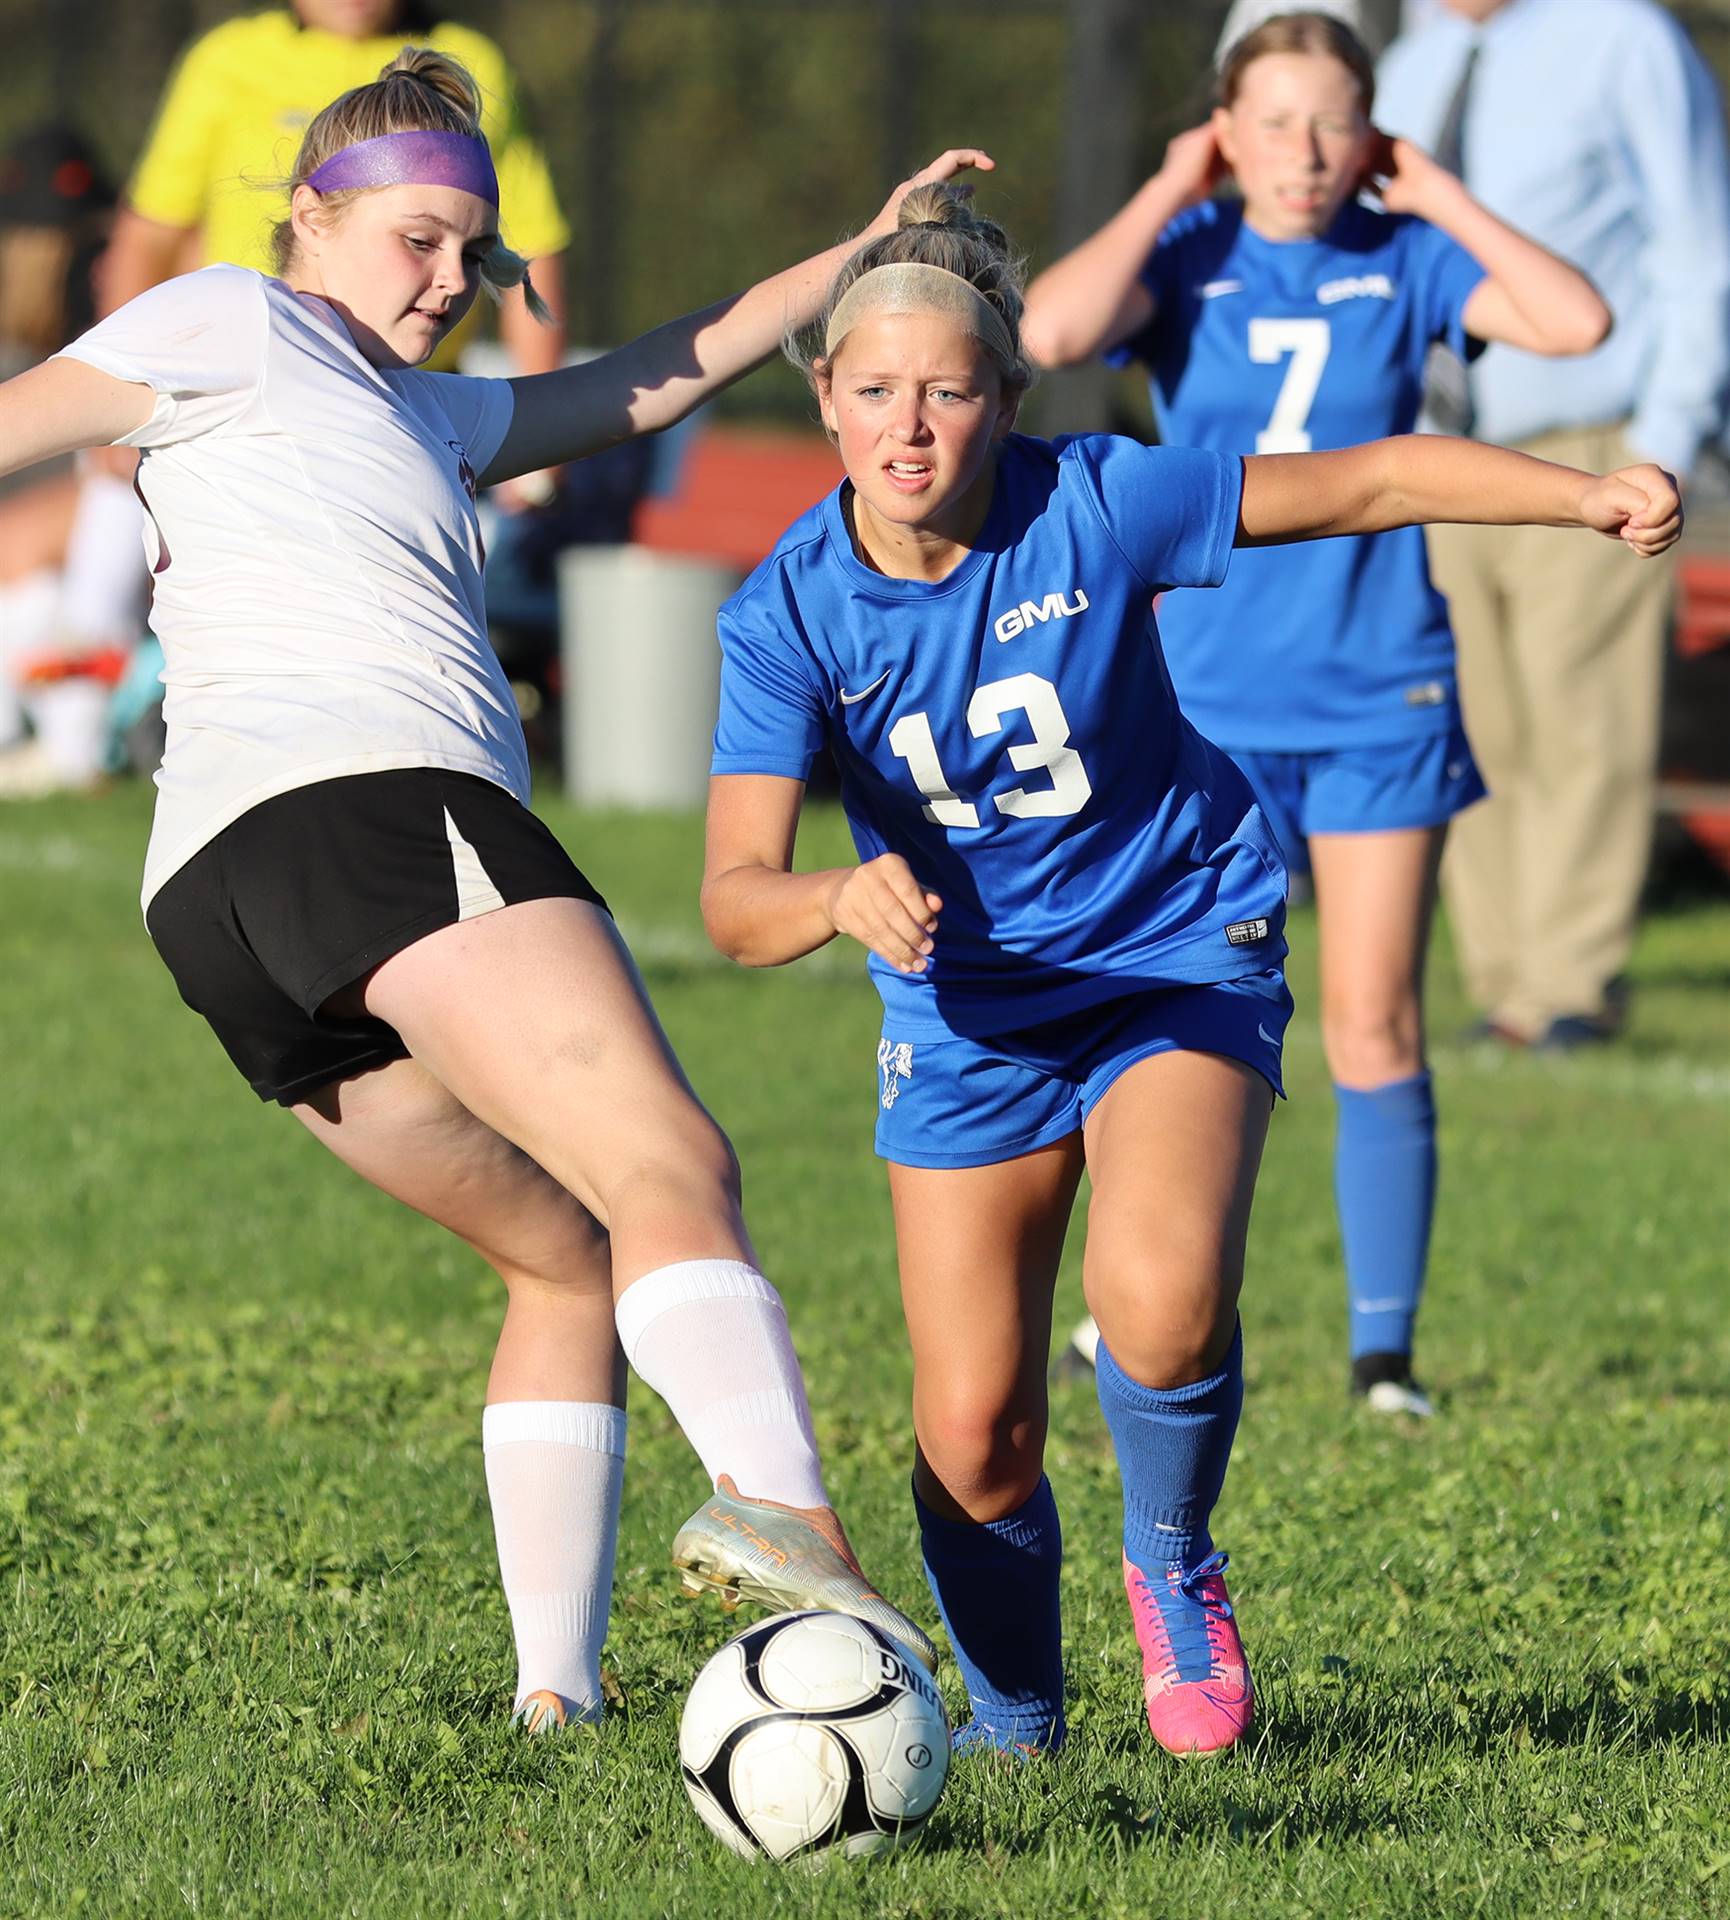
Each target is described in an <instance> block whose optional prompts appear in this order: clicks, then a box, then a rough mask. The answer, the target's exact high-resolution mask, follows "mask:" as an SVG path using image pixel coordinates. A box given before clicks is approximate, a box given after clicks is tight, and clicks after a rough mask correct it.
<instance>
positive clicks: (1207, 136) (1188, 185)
mask: <svg viewBox="0 0 1730 1920" xmlns="http://www.w3.org/2000/svg"><path fill="white" fill-rule="evenodd" d="M1159 171H1160V175H1161V177H1162V178H1163V179H1166V180H1168V181H1170V182H1171V184H1172V185H1173V186H1174V187H1176V188H1177V189H1178V190H1179V192H1180V194H1181V196H1182V198H1181V201H1180V211H1181V209H1182V208H1184V207H1195V206H1199V205H1200V204H1201V203H1202V201H1204V200H1205V199H1207V198H1208V197H1209V195H1210V194H1212V192H1213V190H1214V188H1215V187H1217V186H1218V185H1219V183H1220V181H1221V180H1223V179H1224V178H1225V176H1226V175H1227V174H1228V173H1229V172H1230V171H1231V169H1230V168H1229V167H1228V166H1227V165H1226V163H1225V155H1224V154H1223V153H1221V152H1220V150H1219V139H1218V136H1217V135H1216V134H1215V132H1214V130H1213V122H1212V121H1211V120H1204V121H1203V122H1202V123H1201V125H1200V126H1199V127H1191V128H1190V130H1189V131H1188V132H1187V133H1180V134H1179V135H1178V136H1177V138H1176V139H1175V140H1173V141H1172V142H1171V143H1170V144H1169V145H1168V146H1167V147H1166V150H1165V161H1164V164H1163V165H1162V166H1161V167H1160V169H1159Z"/></svg>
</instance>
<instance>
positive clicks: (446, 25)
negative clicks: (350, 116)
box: [0, 0, 570, 798]
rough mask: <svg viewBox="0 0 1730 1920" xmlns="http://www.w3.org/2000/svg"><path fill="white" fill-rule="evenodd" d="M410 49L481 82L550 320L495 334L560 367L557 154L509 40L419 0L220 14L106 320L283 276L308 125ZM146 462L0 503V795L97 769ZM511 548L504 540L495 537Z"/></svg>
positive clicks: (494, 143)
mask: <svg viewBox="0 0 1730 1920" xmlns="http://www.w3.org/2000/svg"><path fill="white" fill-rule="evenodd" d="M405 45H415V46H426V47H433V48H436V49H437V50H438V51H439V52H441V53H448V54H449V55H451V56H452V58H454V59H456V60H457V61H459V62H460V63H461V64H462V65H463V66H464V67H466V68H467V69H468V71H469V72H470V73H471V74H472V75H473V76H474V78H475V80H476V82H477V84H478V85H479V87H480V90H481V99H482V113H481V125H482V129H483V131H484V133H485V135H486V138H487V141H488V143H489V145H490V146H491V148H492V151H493V156H494V163H495V166H496V169H497V172H498V180H499V212H500V216H501V231H502V233H503V235H504V237H505V239H506V240H507V241H508V243H509V244H510V246H511V247H512V248H513V249H514V250H515V251H516V252H518V253H520V254H522V255H524V256H525V257H526V258H527V259H528V261H529V262H530V279H531V281H532V283H533V285H534V288H535V291H536V292H537V293H538V294H539V295H540V296H541V298H542V299H543V300H544V301H545V302H546V304H547V306H548V307H549V308H550V309H551V310H552V313H553V315H554V322H555V324H553V325H552V326H543V325H541V324H540V323H539V322H538V321H537V320H536V319H535V318H534V317H533V316H532V315H531V314H530V313H529V311H528V308H527V306H526V304H525V303H524V300H523V296H522V294H521V292H520V291H519V290H515V289H513V290H511V291H509V292H507V293H506V294H505V295H504V296H503V298H502V300H501V303H500V306H499V309H498V315H499V333H500V336H501V338H502V340H503V343H504V345H505V347H506V348H507V350H508V351H509V353H510V356H511V359H512V361H513V362H514V365H515V371H516V372H518V373H523V374H532V373H546V372H549V371H550V370H551V369H552V368H554V367H556V366H557V365H558V364H559V362H560V360H561V359H562V358H563V355H564V345H565V340H564V325H563V321H564V300H563V285H562V276H561V256H562V254H563V251H564V248H565V247H566V245H567V244H568V242H569V239H570V230H569V228H568V227H567V226H566V224H565V219H564V215H563V214H562V213H561V212H560V210H559V204H558V200H557V197H556V195H555V194H554V191H553V183H552V180H551V177H550V176H549V174H548V172H547V165H546V161H545V159H544V158H543V157H542V154H541V151H540V148H539V147H538V146H537V145H536V143H535V141H534V139H533V138H532V137H531V135H530V134H529V132H528V130H527V128H526V127H525V125H524V123H523V119H522V115H521V112H520V110H519V108H518V106H517V102H516V87H515V82H514V80H513V78H512V75H511V71H510V68H509V67H508V66H507V64H506V62H505V57H504V55H503V54H502V53H501V52H500V51H499V49H498V47H497V46H495V45H494V43H493V42H492V41H491V40H489V39H487V37H486V36H485V35H484V34H481V33H477V32H476V31H475V30H474V29H473V28H472V27H465V26H461V25H458V24H456V23H455V22H451V21H443V20H440V19H439V18H438V17H437V10H436V8H435V7H432V6H428V5H425V4H421V3H420V0H291V4H290V5H288V6H279V7H274V8H272V9H270V10H269V11H268V12H263V13H250V14H244V15H242V16H240V17H239V18H237V19H233V20H227V21H224V22H223V23H222V24H221V25H220V26H217V27H213V28H211V30H210V31H209V32H208V33H205V34H203V35H201V36H200V38H198V39H197V40H194V41H193V42H192V43H191V45H190V46H188V47H187V49H186V50H185V52H184V53H183V54H182V55H181V57H180V62H179V65H178V66H177V67H176V68H175V71H174V74H173V77H172V78H171V79H170V81H169V83H168V87H167V90H166V91H165V92H164V94H163V96H162V100H161V103H160V105H159V106H158V108H157V113H156V121H155V125H154V126H153V128H152V130H151V134H150V138H149V141H148V144H147V145H146V147H145V150H144V155H143V157H142V159H141V160H140V161H139V163H138V166H137V169H136V171H135V172H134V174H133V177H132V181H131V184H130V186H129V187H128V189H127V193H126V201H125V204H124V206H123V207H122V209H121V211H120V213H119V215H118V216H117V218H116V220H115V225H114V232H113V237H112V239H111V240H110V243H109V247H108V251H107V252H106V254H105V255H104V256H103V259H102V261H101V263H100V266H99V268H98V270H97V275H96V279H97V287H96V295H97V307H98V312H99V313H100V314H107V313H111V312H113V311H114V309H115V308H116V307H120V306H123V305H124V304H125V303H126V302H127V301H128V300H132V299H136V298H137V296H138V295H139V294H141V293H144V292H146V291H147V290H148V289H149V288H151V287H153V286H156V285H158V284H159V283H160V282H161V281H164V280H168V279H171V278H172V277H173V276H174V275H175V274H177V273H185V272H188V271H190V270H191V269H192V268H194V267H197V266H203V265H206V264H209V263H212V262H217V261H222V262H227V263H229V264H231V265H234V266H242V267H255V268H257V269H258V270H259V271H260V272H263V273H270V272H272V271H274V268H273V265H272V259H271V253H270V236H271V232H272V229H273V228H274V227H275V225H276V223H277V221H279V220H280V219H281V218H282V217H283V215H284V213H285V212H286V201H285V199H284V198H283V196H282V195H281V194H280V193H278V192H274V191H272V190H271V189H272V187H273V185H274V183H276V182H278V181H283V180H286V179H287V178H288V176H289V175H290V173H291V172H292V171H293V167H294V158H295V154H296V151H297V150H298V148H299V146H300V140H301V135H302V134H303V133H304V132H305V130H306V125H307V122H308V121H309V120H310V119H311V118H312V116H313V114H314V113H316V112H317V111H318V110H319V109H320V108H321V107H323V106H324V105H326V104H327V103H328V102H329V101H331V100H334V99H335V98H336V97H337V96H338V95H339V94H342V93H346V92H347V91H348V90H349V89H350V88H352V87H358V86H364V85H365V84H367V83H368V82H369V81H371V80H374V79H376V78H377V77H378V74H379V72H380V70H381V69H382V68H384V67H386V66H388V65H389V64H390V62H391V61H392V60H393V59H394V58H395V57H396V54H397V52H398V50H399V49H400V48H401V47H403V46H405ZM471 331H472V329H471V328H469V327H459V328H458V329H457V330H456V331H455V332H454V333H453V334H452V335H451V336H450V338H448V339H447V340H446V341H444V342H443V344H442V345H441V347H440V349H439V352H438V353H437V355H435V357H434V358H433V359H432V360H431V361H430V362H429V363H428V364H429V365H430V366H431V367H433V368H435V369H442V370H448V369H449V368H451V367H452V366H454V365H455V363H456V358H457V355H458V353H459V352H460V351H461V348H462V345H463V342H464V339H465V337H466V336H467V335H468V334H469V333H470V332H471ZM135 466H136V456H135V455H133V454H131V453H130V452H128V451H127V450H126V449H124V448H103V449H100V450H98V451H97V452H95V453H92V454H90V455H88V456H86V459H85V461H84V462H83V463H81V467H80V474H81V484H80V486H79V487H78V489H77V492H76V494H75V495H74V494H72V493H71V492H70V491H69V490H67V489H65V488H64V487H62V488H61V489H60V490H59V491H58V492H57V493H55V494H53V495H52V496H48V495H43V496H42V497H41V498H40V499H36V498H30V497H25V496H19V497H17V498H15V499H14V500H12V501H9V502H8V503H7V505H6V507H5V508H4V509H3V510H0V545H5V546H8V547H12V548H19V547H21V546H22V545H24V544H26V541H25V539H24V536H28V542H27V543H28V545H29V549H30V564H29V566H28V567H27V568H19V567H13V568H10V569H9V570H8V569H5V568H4V567H3V566H0V679H4V680H6V681H8V682H10V681H13V680H19V679H21V678H22V679H23V680H24V681H27V682H28V691H27V692H26V694H25V698H26V699H27V701H28V703H29V713H30V717H31V721H32V724H33V726H34V728H35V737H33V738H32V739H30V740H28V741H25V742H23V743H22V744H20V745H6V744H4V734H3V733H0V798H6V797H9V796H12V795H24V794H33V793H41V792H47V791H52V790H54V789H56V788H60V787H80V786H84V785H87V784H88V783H89V782H90V781H92V780H94V779H96V778H97V777H98V776H99V775H100V773H101V771H102V767H103V764H104V760H105V757H106V753H107V740H108V706H107V699H106V689H105V686H104V685H103V684H102V682H103V681H104V679H105V678H106V677H107V676H108V674H109V673H110V671H111V668H112V663H114V662H116V661H123V660H124V658H125V655H126V653H127V652H128V651H129V650H130V648H131V647H132V645H133V643H134V641H135V640H136V638H137V635H138V632H139V629H140V626H141V624H142V620H143V606H144V591H145V575H144V571H143V560H142V549H141V543H140V540H139V537H138V505H137V502H136V500H135V499H134V497H133V493H132V474H133V470H134V468H135ZM551 490H552V477H551V476H550V475H546V474H527V475H524V476H523V477H522V478H521V479H520V480H516V481H513V482H511V483H510V484H508V485H507V486H504V487H499V488H497V489H495V490H494V496H493V497H494V499H495V500H496V501H497V502H498V504H499V505H500V506H501V507H503V508H504V509H505V510H506V512H507V513H510V512H513V511H514V510H516V509H519V508H522V507H525V506H530V505H535V504H539V503H540V502H542V501H545V500H546V499H547V498H548V497H549V495H550V493H551ZM35 492H36V490H34V489H33V490H32V495H34V494H35ZM26 514H28V515H29V516H30V517H29V521H28V525H26V524H25V521H24V516H25V515H26ZM508 542H509V535H508V534H506V536H505V539H504V540H503V541H500V542H496V543H495V546H503V545H506V544H508ZM8 571H10V572H23V573H26V574H28V576H29V577H28V579H27V580H26V581H25V583H24V584H25V585H26V586H27V587H28V589H29V594H28V595H27V596H26V598H27V599H28V603H29V619H28V621H27V622H25V621H24V620H23V618H22V615H20V617H19V618H17V619H15V618H14V617H13V609H12V607H11V605H10V601H11V599H12V598H13V597H15V596H13V595H12V592H11V582H10V581H9V579H8V578H7V577H6V575H7V572H8ZM56 575H58V579H57V580H56ZM32 596H33V597H32ZM25 625H28V627H29V631H28V633H26V632H25V631H24V627H25ZM14 629H16V631H14ZM38 683H40V684H38ZM6 691H7V689H6V688H5V687H0V709H4V708H5V707H6V706H7V705H8V701H7V699H6V698H5V697H4V696H5V694H6Z"/></svg>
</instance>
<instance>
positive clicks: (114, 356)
mask: <svg viewBox="0 0 1730 1920" xmlns="http://www.w3.org/2000/svg"><path fill="white" fill-rule="evenodd" d="M269 335H270V312H269V308H268V305H267V303H266V300H265V293H264V280H263V278H262V276H261V275H259V274H256V273H250V272H248V271H247V270H246V269H244V268H241V267H205V268H203V269H202V270H201V271H199V272H197V273H187V274H182V275H181V276H180V277H179V278H178V279H174V280H165V281H163V283H162V284H161V286H159V287H152V288H151V289H150V290H149V291H148V292H147V293H141V294H140V295H139V296H138V298H137V299H136V300H128V301H127V303H126V305H125V306H123V307H120V308H118V309H117V310H116V311H115V312H113V313H111V314H110V315H109V316H108V318H107V319H106V320H100V321H98V322H97V324H96V325H95V326H93V327H92V328H91V329H90V331H89V332H88V333H84V334H80V335H79V337H78V338H77V339H76V340H74V341H73V342H72V344H71V345H70V346H66V347H62V348H61V349H60V356H61V357H64V358H66V359H69V360H82V361H83V362H84V363H85V364H86V365H87V366H92V367H95V368H96V369H97V370H98V371H99V372H101V373H106V374H111V375H112V376H113V377H114V378H115V379H116V380H126V381H131V382H133V383H135V384H136V385H139V386H144V387H149V388H150V390H151V391H152V392H153V393H154V394H155V395H156V404H155V406H154V407H152V408H151V410H150V417H149V419H148V420H146V421H145V422H144V424H143V425H142V426H140V427H135V428H133V430H132V432H130V433H128V434H123V435H122V436H121V438H120V439H119V440H118V441H116V442H115V444H116V445H117V446H123V447H144V448H149V447H171V446H174V445H176V444H177V443H178V442H180V441H183V440H194V439H196V438H197V437H198V436H199V435H200V434H205V433H210V432H213V431H214V430H215V429H217V428H219V427H225V426H228V425H230V424H232V423H233V422H234V421H236V420H238V419H239V418H240V417H241V416H242V415H243V414H244V413H245V412H246V410H247V408H248V407H249V406H250V405H251V404H252V402H253V400H254V399H255V397H256V396H257V394H258V391H259V388H260V386H261V385H262V383H263V379H264V368H265V361H266V358H267V351H266V350H267V345H268V341H269Z"/></svg>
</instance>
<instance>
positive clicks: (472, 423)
mask: <svg viewBox="0 0 1730 1920" xmlns="http://www.w3.org/2000/svg"><path fill="white" fill-rule="evenodd" d="M399 377H406V378H408V379H410V380H413V381H415V382H416V383H417V384H424V386H425V388H426V390H427V392H429V393H430V394H431V395H432V396H433V398H434V399H435V400H436V401H437V402H438V404H439V407H440V409H441V410H442V412H443V413H444V416H445V418H446V419H447V420H448V421H449V422H450V423H451V432H452V434H453V435H454V436H455V437H456V438H457V439H458V440H460V441H461V442H462V443H463V451H464V453H466V454H467V455H468V462H469V465H470V466H471V467H473V468H474V470H475V472H476V473H485V472H486V470H487V468H488V467H490V466H491V465H492V463H493V455H494V454H496V453H497V452H498V450H499V448H500V447H502V446H503V445H504V443H505V435H506V434H507V433H509V432H510V430H511V419H512V416H513V415H514V414H515V412H516V393H515V391H514V390H513V388H512V386H511V383H510V382H509V381H508V380H476V379H473V378H471V377H470V376H469V375H468V374H466V373H423V372H421V371H420V370H419V369H418V368H417V369H414V370H412V371H411V372H410V373H409V374H408V375H406V376H399Z"/></svg>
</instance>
